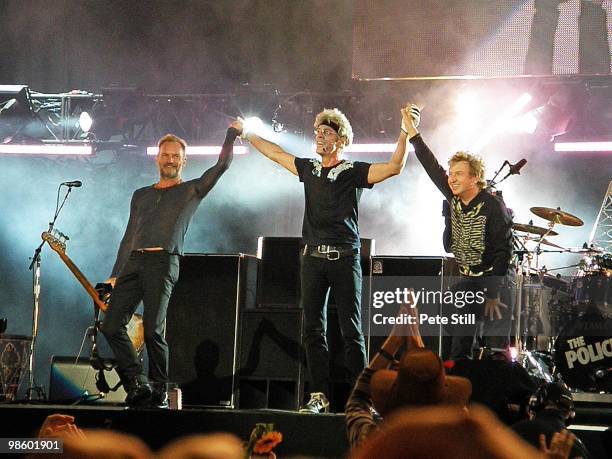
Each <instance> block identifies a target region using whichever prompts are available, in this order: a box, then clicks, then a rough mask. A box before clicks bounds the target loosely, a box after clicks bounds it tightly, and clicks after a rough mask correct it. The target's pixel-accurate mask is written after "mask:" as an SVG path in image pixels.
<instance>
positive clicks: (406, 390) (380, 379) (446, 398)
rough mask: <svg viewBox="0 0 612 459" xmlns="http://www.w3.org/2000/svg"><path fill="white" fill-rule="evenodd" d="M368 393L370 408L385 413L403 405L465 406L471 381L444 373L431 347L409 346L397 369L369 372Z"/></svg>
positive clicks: (470, 393) (470, 392)
mask: <svg viewBox="0 0 612 459" xmlns="http://www.w3.org/2000/svg"><path fill="white" fill-rule="evenodd" d="M370 393H371V396H372V402H373V404H374V407H375V408H376V410H377V411H378V412H379V413H380V414H382V415H383V416H385V415H386V414H388V413H389V412H391V411H393V410H395V409H397V408H400V407H403V406H413V405H432V404H454V405H459V406H466V405H467V404H468V402H469V400H470V396H471V395H472V384H471V383H470V381H469V380H468V379H467V378H463V377H459V376H447V375H446V372H445V370H444V364H443V363H442V361H441V360H440V358H439V357H438V356H437V355H436V354H435V353H434V352H432V351H431V350H429V349H412V350H410V351H408V352H406V353H405V354H404V355H403V356H402V358H401V360H400V362H399V367H398V369H397V370H378V371H376V372H375V373H374V374H373V375H372V380H371V382H370Z"/></svg>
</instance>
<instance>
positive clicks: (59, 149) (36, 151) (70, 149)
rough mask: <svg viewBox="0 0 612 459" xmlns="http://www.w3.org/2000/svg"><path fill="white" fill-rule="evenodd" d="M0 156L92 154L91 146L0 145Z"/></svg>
mask: <svg viewBox="0 0 612 459" xmlns="http://www.w3.org/2000/svg"><path fill="white" fill-rule="evenodd" d="M0 154H8V155H78V156H87V155H91V154H93V148H92V147H91V145H66V144H53V145H49V144H47V145H45V144H42V145H10V144H0Z"/></svg>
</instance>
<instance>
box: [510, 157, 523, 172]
mask: <svg viewBox="0 0 612 459" xmlns="http://www.w3.org/2000/svg"><path fill="white" fill-rule="evenodd" d="M525 164H527V160H526V159H525V158H523V159H521V160H520V161H519V162H518V163H516V164H510V175H517V174H518V175H521V173H520V172H519V171H520V170H521V169H522V168H523V166H524V165H525Z"/></svg>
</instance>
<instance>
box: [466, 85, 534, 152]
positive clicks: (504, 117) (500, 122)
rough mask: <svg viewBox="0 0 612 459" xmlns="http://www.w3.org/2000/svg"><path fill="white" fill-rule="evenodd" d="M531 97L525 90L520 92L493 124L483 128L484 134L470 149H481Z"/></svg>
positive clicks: (508, 123) (476, 150) (509, 122)
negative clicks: (485, 128)
mask: <svg viewBox="0 0 612 459" xmlns="http://www.w3.org/2000/svg"><path fill="white" fill-rule="evenodd" d="M531 99H532V97H531V94H528V93H526V92H524V93H523V94H521V95H520V96H519V97H518V98H517V99H516V100H515V101H514V103H513V104H512V105H510V107H508V108H507V109H506V110H505V111H503V112H502V113H501V115H500V116H499V117H498V118H497V119H496V120H495V122H494V123H493V125H492V126H491V127H489V128H488V129H487V130H485V132H484V134H483V135H482V136H480V138H479V139H478V140H477V141H476V142H474V143H473V144H472V146H471V147H470V150H472V151H475V152H479V151H480V150H482V148H483V147H485V146H486V145H487V144H488V143H489V142H490V141H491V139H492V138H493V137H494V136H495V135H496V134H497V133H499V132H500V131H501V130H502V129H504V128H506V127H507V126H508V125H511V120H512V119H513V118H514V117H515V116H516V115H518V114H519V113H520V112H521V111H522V110H523V109H524V108H525V106H526V105H527V104H528V103H529V102H530V101H531Z"/></svg>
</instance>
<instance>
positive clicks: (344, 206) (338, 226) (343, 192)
mask: <svg viewBox="0 0 612 459" xmlns="http://www.w3.org/2000/svg"><path fill="white" fill-rule="evenodd" d="M295 168H296V169H297V171H298V175H299V177H300V181H301V182H304V197H305V201H306V206H305V209H304V223H303V225H302V242H303V243H305V244H308V245H320V244H329V245H338V244H350V245H351V246H353V247H359V223H358V217H359V210H358V208H357V205H358V204H359V199H360V198H361V191H362V188H372V186H373V185H370V184H369V183H368V172H369V170H370V164H369V163H364V162H360V161H342V162H340V163H339V164H337V165H335V166H334V167H323V165H322V164H321V161H319V160H318V159H314V158H295Z"/></svg>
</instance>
